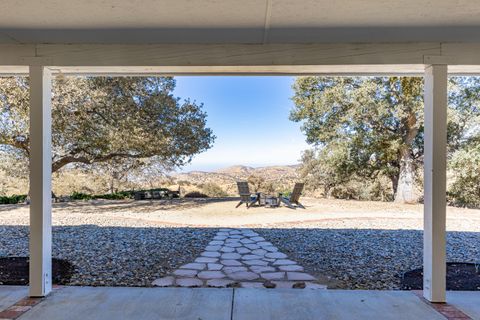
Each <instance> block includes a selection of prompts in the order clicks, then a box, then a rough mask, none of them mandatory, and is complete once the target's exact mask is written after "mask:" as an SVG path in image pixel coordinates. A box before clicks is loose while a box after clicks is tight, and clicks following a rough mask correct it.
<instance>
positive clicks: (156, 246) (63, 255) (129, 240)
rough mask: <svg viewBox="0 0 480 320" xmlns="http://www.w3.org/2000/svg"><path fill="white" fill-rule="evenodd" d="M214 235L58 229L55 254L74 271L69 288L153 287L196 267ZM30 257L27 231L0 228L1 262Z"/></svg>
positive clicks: (155, 230) (207, 232)
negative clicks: (187, 265)
mask: <svg viewBox="0 0 480 320" xmlns="http://www.w3.org/2000/svg"><path fill="white" fill-rule="evenodd" d="M97 220H98V217H97ZM97 222H98V221H97ZM216 231H217V230H216V229H207V228H168V227H119V226H98V225H94V224H86V225H77V226H56V227H54V228H53V251H52V254H53V257H54V258H59V259H66V260H68V261H69V262H71V263H72V264H73V265H74V266H75V273H74V274H73V276H72V278H71V280H70V283H69V284H70V285H88V286H151V283H152V281H153V280H155V279H157V278H159V277H161V276H164V275H166V274H168V273H169V272H170V271H172V270H174V269H175V268H178V267H179V266H180V265H182V264H184V263H187V262H190V261H192V259H194V258H195V257H196V256H197V255H199V254H200V253H201V252H202V251H203V249H204V247H205V246H206V245H207V243H208V242H209V241H210V239H211V238H212V237H213V236H214V235H215V232H216ZM27 255H28V228H27V227H26V226H11V225H10V226H5V225H4V226H0V256H4V257H6V256H27Z"/></svg>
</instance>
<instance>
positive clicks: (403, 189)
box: [290, 77, 480, 202]
mask: <svg viewBox="0 0 480 320" xmlns="http://www.w3.org/2000/svg"><path fill="white" fill-rule="evenodd" d="M449 85H450V91H449V95H450V96H449V113H448V114H449V119H448V120H449V123H448V142H449V151H450V152H451V153H453V152H455V151H457V150H460V149H462V148H465V147H466V146H467V145H468V144H469V143H470V141H472V139H471V138H472V137H473V136H475V135H478V131H479V127H480V121H479V114H480V111H479V110H480V109H479V108H478V105H479V101H480V94H479V92H480V78H475V77H469V78H451V79H450V83H449ZM293 89H294V91H295V95H294V97H293V98H292V99H293V102H294V104H295V107H294V109H293V110H292V112H291V114H290V119H291V120H292V121H295V122H301V123H302V131H303V132H304V133H305V135H306V138H307V142H308V143H310V144H312V145H313V147H314V149H313V150H307V151H306V152H304V154H303V158H302V167H301V174H302V177H303V178H304V179H305V180H306V182H307V185H309V187H310V188H314V189H318V188H321V189H323V193H324V194H325V195H326V196H336V197H342V198H355V199H357V198H358V199H361V198H367V199H370V198H371V199H384V200H388V199H392V198H393V197H395V200H396V201H402V202H412V201H415V200H416V198H415V196H414V195H415V190H416V188H417V186H416V181H417V180H418V178H419V177H418V173H419V172H421V170H419V168H421V166H422V165H423V164H422V161H423V152H424V150H423V121H424V119H423V80H422V79H421V78H398V77H390V78H387V77H362V78H359V77H352V78H346V77H299V78H297V80H296V82H295V84H294V86H293ZM388 181H389V182H388ZM388 184H390V186H388Z"/></svg>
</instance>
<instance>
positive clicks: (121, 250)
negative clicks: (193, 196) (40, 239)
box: [0, 199, 480, 289]
mask: <svg viewBox="0 0 480 320" xmlns="http://www.w3.org/2000/svg"><path fill="white" fill-rule="evenodd" d="M305 200H306V201H305V204H306V206H307V209H306V210H291V209H288V208H277V209H265V208H251V209H248V210H247V209H246V208H238V209H235V205H236V203H237V201H235V200H227V201H197V200H186V199H182V201H167V202H161V201H158V202H148V201H147V202H142V201H138V202H132V201H123V202H122V201H95V202H75V203H64V204H63V203H62V204H54V210H53V225H54V227H53V256H54V257H55V258H60V259H66V260H68V261H70V262H71V263H73V264H74V265H75V267H76V271H77V272H76V273H75V274H74V275H73V277H72V279H71V284H73V285H108V286H151V283H152V281H154V280H155V279H158V278H161V277H164V276H166V275H168V274H170V273H171V272H173V271H174V270H175V269H177V268H179V267H180V266H182V265H184V264H186V263H190V262H192V261H194V260H195V258H196V257H197V256H199V255H201V253H202V252H203V251H204V249H205V247H206V246H207V245H208V243H209V242H210V241H212V239H213V237H215V234H216V233H217V232H218V231H219V229H220V228H222V227H227V228H233V227H234V228H238V229H242V228H243V229H247V228H248V229H253V230H254V231H255V232H258V233H259V234H260V235H261V236H262V237H264V238H265V240H266V241H270V242H272V243H273V244H274V245H275V246H276V247H278V249H279V250H280V251H281V252H283V253H285V254H287V255H288V256H289V257H290V258H291V259H292V260H295V261H297V262H298V264H299V265H301V266H303V267H305V272H308V273H310V274H312V275H314V276H315V277H317V278H318V279H319V281H320V283H326V284H328V285H329V288H345V289H399V288H400V279H401V276H402V274H403V273H404V272H406V271H409V270H412V269H415V268H419V267H421V266H422V231H421V230H422V228H423V215H422V207H421V206H420V205H415V206H398V205H396V204H391V203H377V202H365V203H363V202H358V201H338V200H335V201H330V200H325V199H318V200H317V199H305ZM28 223H29V215H28V207H27V206H25V205H5V206H0V257H7V256H27V255H28ZM447 229H448V230H449V232H448V247H447V249H448V261H456V262H480V210H470V209H458V208H448V215H447Z"/></svg>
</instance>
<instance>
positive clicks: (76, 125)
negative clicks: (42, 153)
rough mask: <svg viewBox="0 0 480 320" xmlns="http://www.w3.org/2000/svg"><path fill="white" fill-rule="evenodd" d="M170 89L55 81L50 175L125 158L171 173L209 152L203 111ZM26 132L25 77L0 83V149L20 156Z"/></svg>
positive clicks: (123, 80) (121, 81) (123, 81)
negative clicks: (71, 167) (71, 166)
mask: <svg viewBox="0 0 480 320" xmlns="http://www.w3.org/2000/svg"><path fill="white" fill-rule="evenodd" d="M174 88H175V80H174V79H173V78H172V77H118V78H111V77H65V76H58V77H57V78H56V79H55V80H54V82H53V88H52V90H53V99H52V119H53V121H52V151H53V158H52V170H53V172H55V171H57V170H59V169H61V168H63V167H64V166H66V165H68V164H70V163H75V164H83V165H87V166H90V165H92V164H98V163H104V162H108V161H114V162H112V165H118V164H119V163H121V162H122V160H124V159H137V160H139V161H144V160H145V159H148V163H147V164H146V165H152V164H159V165H161V166H162V167H165V168H173V167H178V166H182V165H184V164H186V163H188V162H189V161H190V160H191V158H192V157H193V156H194V155H195V154H197V153H200V152H203V151H205V150H207V149H209V148H210V147H211V145H212V143H213V141H214V139H215V137H214V135H213V133H212V131H211V130H210V129H209V128H207V127H206V114H205V113H204V112H203V111H202V105H201V104H196V103H195V102H190V101H189V100H185V101H183V102H182V101H180V99H179V98H176V97H174V96H173V94H172V92H173V90H174ZM28 128H29V92H28V79H27V78H25V77H7V78H0V147H1V146H9V147H11V148H15V149H16V150H18V151H20V152H21V153H22V155H23V156H24V157H26V156H27V155H28V153H29V130H28ZM115 161H116V162H115ZM152 162H153V163H152ZM136 165H138V164H136Z"/></svg>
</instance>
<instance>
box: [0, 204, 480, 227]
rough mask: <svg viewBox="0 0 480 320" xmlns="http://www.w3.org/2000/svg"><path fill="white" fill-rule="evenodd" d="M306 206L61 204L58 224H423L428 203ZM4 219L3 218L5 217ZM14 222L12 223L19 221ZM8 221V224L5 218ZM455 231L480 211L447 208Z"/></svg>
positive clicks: (23, 211)
mask: <svg viewBox="0 0 480 320" xmlns="http://www.w3.org/2000/svg"><path fill="white" fill-rule="evenodd" d="M302 202H303V204H304V206H305V209H301V208H298V209H296V210H293V209H290V208H287V207H285V206H282V207H279V208H265V207H251V208H249V209H247V208H246V207H245V205H242V206H241V207H239V208H235V206H236V204H237V203H238V200H237V199H232V198H227V199H173V200H160V201H158V200H157V201H132V200H125V201H107V200H96V201H86V202H69V203H57V204H54V205H53V224H54V225H72V224H74V225H75V224H77V223H81V222H82V220H83V219H82V218H90V219H91V218H93V217H101V218H102V219H101V220H102V224H103V225H105V224H106V225H109V224H110V223H111V224H112V225H117V224H118V223H121V224H122V225H124V224H129V223H131V224H132V225H135V224H137V223H141V224H144V223H145V224H148V225H150V224H152V225H155V226H169V227H248V228H252V227H258V228H261V227H268V228H309V227H320V226H321V227H328V228H362V229H365V228H369V229H370V228H372V229H378V228H380V229H420V230H421V229H423V205H421V204H416V205H402V204H395V203H388V202H372V201H354V200H352V201H348V200H335V199H314V198H303V199H302ZM2 220H3V221H2ZM8 220H13V221H15V222H16V223H18V224H19V225H25V224H28V206H26V205H4V206H0V224H4V223H8V222H7V221H8ZM13 221H12V222H13ZM2 222H3V223H2ZM447 229H448V230H449V231H480V210H475V209H464V208H455V207H448V208H447Z"/></svg>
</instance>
